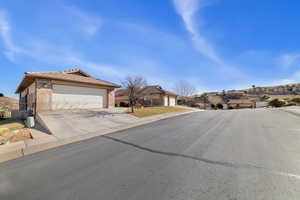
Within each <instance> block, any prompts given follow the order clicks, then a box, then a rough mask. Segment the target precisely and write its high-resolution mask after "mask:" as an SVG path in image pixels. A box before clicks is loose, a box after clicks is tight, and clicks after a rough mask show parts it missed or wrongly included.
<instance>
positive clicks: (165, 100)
mask: <svg viewBox="0 0 300 200" xmlns="http://www.w3.org/2000/svg"><path fill="white" fill-rule="evenodd" d="M164 106H169V99H168V96H164Z"/></svg>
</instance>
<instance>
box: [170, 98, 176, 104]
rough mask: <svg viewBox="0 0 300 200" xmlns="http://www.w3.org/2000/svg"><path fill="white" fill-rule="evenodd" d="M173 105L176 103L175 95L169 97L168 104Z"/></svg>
mask: <svg viewBox="0 0 300 200" xmlns="http://www.w3.org/2000/svg"><path fill="white" fill-rule="evenodd" d="M175 105H176V99H175V97H170V106H175Z"/></svg>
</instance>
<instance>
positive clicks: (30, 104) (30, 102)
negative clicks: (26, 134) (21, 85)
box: [19, 83, 36, 112]
mask: <svg viewBox="0 0 300 200" xmlns="http://www.w3.org/2000/svg"><path fill="white" fill-rule="evenodd" d="M35 97H36V92H35V83H32V84H31V85H30V86H29V87H28V88H26V89H25V90H23V91H22V92H21V94H20V101H19V110H20V111H28V110H31V111H33V112H34V110H35V105H36V102H35Z"/></svg>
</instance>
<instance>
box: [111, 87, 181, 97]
mask: <svg viewBox="0 0 300 200" xmlns="http://www.w3.org/2000/svg"><path fill="white" fill-rule="evenodd" d="M128 93H129V90H128V89H119V90H117V91H116V94H115V95H116V96H128V95H129V94H128ZM138 93H139V95H151V94H166V95H170V96H177V94H175V93H172V92H169V91H167V90H164V89H162V87H161V86H159V85H149V86H145V87H143V88H142V89H140V90H139V92H138Z"/></svg>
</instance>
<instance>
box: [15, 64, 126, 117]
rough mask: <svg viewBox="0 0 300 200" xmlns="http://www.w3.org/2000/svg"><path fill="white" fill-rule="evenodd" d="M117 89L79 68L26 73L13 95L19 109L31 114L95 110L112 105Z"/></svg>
mask: <svg viewBox="0 0 300 200" xmlns="http://www.w3.org/2000/svg"><path fill="white" fill-rule="evenodd" d="M119 87H120V86H119V85H117V84H114V83H111V82H108V81H104V80H101V79H98V78H94V77H92V76H91V75H89V74H87V73H85V72H83V71H82V70H79V69H73V70H67V71H63V72H26V73H25V76H24V78H23V80H22V82H21V83H20V85H19V87H18V89H17V91H16V93H19V94H20V97H21V98H20V105H23V106H20V110H22V111H29V110H30V111H32V112H33V113H36V112H41V111H51V110H65V109H99V108H109V107H114V106H115V88H119Z"/></svg>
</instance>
